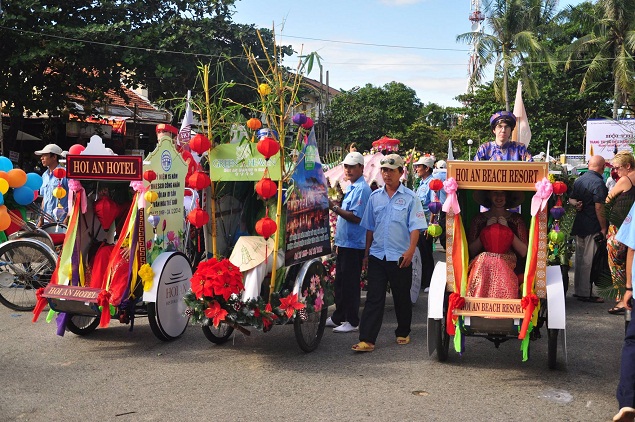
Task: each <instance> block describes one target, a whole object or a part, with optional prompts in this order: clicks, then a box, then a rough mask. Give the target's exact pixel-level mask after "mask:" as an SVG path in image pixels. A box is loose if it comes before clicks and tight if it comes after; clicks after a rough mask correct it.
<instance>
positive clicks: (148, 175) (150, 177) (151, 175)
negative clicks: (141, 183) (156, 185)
mask: <svg viewBox="0 0 635 422" xmlns="http://www.w3.org/2000/svg"><path fill="white" fill-rule="evenodd" d="M143 179H144V180H145V181H147V182H149V183H152V182H154V181H155V180H157V173H156V172H155V171H154V170H146V171H144V172H143Z"/></svg>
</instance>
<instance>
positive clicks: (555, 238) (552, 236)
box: [549, 230, 564, 245]
mask: <svg viewBox="0 0 635 422" xmlns="http://www.w3.org/2000/svg"><path fill="white" fill-rule="evenodd" d="M549 240H550V241H551V242H552V243H555V244H556V245H559V244H561V243H562V242H564V233H562V232H561V231H556V230H551V231H550V232H549Z"/></svg>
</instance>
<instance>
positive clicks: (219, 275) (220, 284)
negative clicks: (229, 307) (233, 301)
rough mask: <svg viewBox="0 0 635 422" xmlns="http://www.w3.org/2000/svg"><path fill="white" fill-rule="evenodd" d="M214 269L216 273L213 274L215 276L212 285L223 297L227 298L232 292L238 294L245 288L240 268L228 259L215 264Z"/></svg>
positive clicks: (215, 292)
mask: <svg viewBox="0 0 635 422" xmlns="http://www.w3.org/2000/svg"><path fill="white" fill-rule="evenodd" d="M213 271H214V272H215V274H214V275H212V277H213V278H214V281H213V283H212V286H213V288H214V294H215V295H217V296H222V297H223V299H225V300H227V299H229V297H230V296H231V295H232V294H234V293H235V294H238V293H240V291H241V290H243V289H244V288H245V286H244V285H243V279H242V274H241V273H240V270H238V268H237V267H235V266H233V265H232V264H231V263H230V262H229V260H228V259H224V260H222V261H221V262H219V263H218V264H217V265H215V266H214V268H213Z"/></svg>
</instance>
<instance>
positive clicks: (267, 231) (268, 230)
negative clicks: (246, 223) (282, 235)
mask: <svg viewBox="0 0 635 422" xmlns="http://www.w3.org/2000/svg"><path fill="white" fill-rule="evenodd" d="M277 229H278V225H277V224H276V222H275V221H273V220H272V219H271V218H269V217H263V218H261V219H260V220H258V221H257V222H256V233H258V234H259V235H260V236H262V237H264V238H265V239H268V238H270V237H271V235H272V234H274V233H275V232H276V230H277Z"/></svg>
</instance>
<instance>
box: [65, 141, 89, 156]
mask: <svg viewBox="0 0 635 422" xmlns="http://www.w3.org/2000/svg"><path fill="white" fill-rule="evenodd" d="M85 149H86V147H85V146H84V145H80V144H75V145H73V146H72V147H70V148H69V149H68V153H69V154H70V155H79V154H81V153H82V152H84V150H85Z"/></svg>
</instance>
